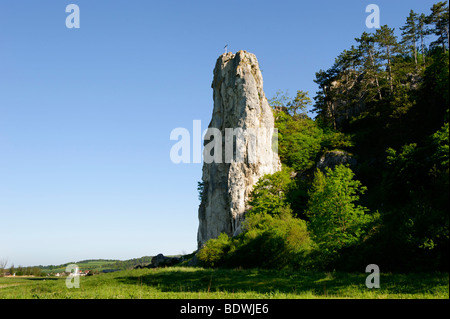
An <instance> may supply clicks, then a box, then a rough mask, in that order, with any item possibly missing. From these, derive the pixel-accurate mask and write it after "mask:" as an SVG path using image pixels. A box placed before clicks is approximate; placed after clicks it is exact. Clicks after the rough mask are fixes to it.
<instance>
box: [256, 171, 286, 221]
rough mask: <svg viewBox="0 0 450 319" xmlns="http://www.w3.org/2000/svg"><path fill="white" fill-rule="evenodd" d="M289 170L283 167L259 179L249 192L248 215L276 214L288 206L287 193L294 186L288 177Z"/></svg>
mask: <svg viewBox="0 0 450 319" xmlns="http://www.w3.org/2000/svg"><path fill="white" fill-rule="evenodd" d="M290 173H291V170H290V169H289V168H286V167H284V168H283V169H282V170H281V171H279V172H276V173H274V174H271V175H270V174H267V175H264V176H263V177H261V178H260V179H259V181H258V182H257V183H256V185H255V186H254V188H253V191H252V192H251V194H250V200H249V202H248V204H249V205H250V206H251V209H250V211H249V212H248V214H249V215H253V214H263V213H266V214H269V215H273V216H278V215H280V214H281V213H282V212H284V211H285V210H286V209H288V210H289V209H290V208H289V203H288V202H287V193H288V192H289V190H290V189H291V188H292V187H293V186H294V183H293V181H292V180H291V177H290Z"/></svg>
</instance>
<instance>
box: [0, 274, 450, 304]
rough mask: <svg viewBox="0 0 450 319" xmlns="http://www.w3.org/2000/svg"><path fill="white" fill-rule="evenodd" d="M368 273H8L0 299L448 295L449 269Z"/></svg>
mask: <svg viewBox="0 0 450 319" xmlns="http://www.w3.org/2000/svg"><path fill="white" fill-rule="evenodd" d="M366 276H367V274H366V273H344V272H331V273H329V272H296V271H288V270H286V271H279V270H278V271H276V270H262V269H205V268H197V267H170V268H156V269H135V270H123V271H117V272H114V273H105V274H99V275H94V276H87V277H80V287H79V288H72V289H69V288H67V287H66V278H64V277H63V278H56V277H3V278H0V299H321V298H333V299H334V298H350V299H448V298H449V274H448V273H439V272H435V273H410V274H390V273H386V274H383V273H382V274H381V277H380V288H379V289H368V288H367V287H366V285H365V280H366Z"/></svg>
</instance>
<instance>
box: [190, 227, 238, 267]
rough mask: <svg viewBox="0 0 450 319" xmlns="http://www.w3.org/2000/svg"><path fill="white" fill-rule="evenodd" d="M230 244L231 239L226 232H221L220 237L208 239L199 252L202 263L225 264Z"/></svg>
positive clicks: (211, 265) (198, 256)
mask: <svg viewBox="0 0 450 319" xmlns="http://www.w3.org/2000/svg"><path fill="white" fill-rule="evenodd" d="M230 245H231V240H230V238H229V237H228V235H227V234H225V233H222V234H220V235H219V237H218V238H215V239H210V240H208V241H207V242H206V243H205V244H204V245H203V247H202V248H201V249H200V251H199V252H198V254H197V258H198V261H199V263H200V265H202V266H204V267H216V266H219V265H221V264H223V261H224V259H225V256H226V254H227V253H228V251H229V250H230Z"/></svg>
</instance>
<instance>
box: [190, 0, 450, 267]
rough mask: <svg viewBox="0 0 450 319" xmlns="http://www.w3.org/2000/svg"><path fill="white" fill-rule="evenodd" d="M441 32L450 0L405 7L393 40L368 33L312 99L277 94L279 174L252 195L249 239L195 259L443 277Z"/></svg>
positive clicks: (444, 71)
mask: <svg viewBox="0 0 450 319" xmlns="http://www.w3.org/2000/svg"><path fill="white" fill-rule="evenodd" d="M448 27H449V8H448V3H447V1H446V2H438V3H436V4H435V5H433V7H432V8H431V9H430V12H428V13H416V12H414V11H412V10H411V12H410V14H409V16H408V17H406V19H405V23H404V25H403V26H401V27H400V28H399V31H401V35H400V36H398V37H397V36H396V35H395V29H394V28H390V27H388V26H387V25H384V26H381V28H379V29H376V31H375V32H373V33H367V32H364V33H363V34H362V35H361V36H360V37H359V38H356V39H355V44H354V45H353V46H351V48H348V49H347V50H344V51H343V52H342V53H341V54H340V55H339V56H338V57H336V59H335V63H334V64H333V65H332V66H331V67H330V68H328V69H327V70H320V71H318V72H317V73H316V79H315V82H316V83H317V84H318V86H319V88H320V89H319V92H317V93H316V96H314V97H313V100H311V99H310V98H309V96H308V92H304V91H301V90H299V91H298V92H297V94H296V96H295V97H290V96H289V95H288V94H287V93H283V92H279V93H278V94H277V95H276V96H275V97H274V98H272V99H271V100H270V101H269V102H270V104H271V106H272V108H273V112H274V117H275V126H276V128H277V129H278V132H279V136H278V149H279V155H280V159H281V161H282V164H283V170H282V171H280V172H277V173H275V174H273V175H266V176H264V177H263V178H262V179H260V180H259V182H258V183H257V184H256V186H255V187H254V190H253V193H252V194H251V199H250V201H249V205H250V207H251V209H250V210H249V211H248V212H247V213H246V220H245V223H244V231H243V232H242V233H241V234H240V235H238V236H236V237H233V238H229V237H228V236H227V235H225V234H222V235H221V236H219V238H217V239H212V240H209V241H208V242H207V243H206V244H205V246H204V247H203V248H202V249H201V250H200V251H199V252H198V258H199V261H200V263H201V264H202V265H204V266H212V267H218V266H219V267H262V268H277V269H281V268H285V267H290V268H296V269H336V270H357V271H361V269H365V266H366V265H368V264H373V263H374V264H377V265H378V266H379V267H380V269H382V271H399V272H407V271H430V270H448V266H449V211H450V209H449V208H450V207H449V124H448V120H449V52H448V50H449V30H448ZM399 33H400V32H399ZM310 107H312V110H313V114H314V115H315V117H314V118H312V117H310V116H308V112H307V110H308V109H309V108H310Z"/></svg>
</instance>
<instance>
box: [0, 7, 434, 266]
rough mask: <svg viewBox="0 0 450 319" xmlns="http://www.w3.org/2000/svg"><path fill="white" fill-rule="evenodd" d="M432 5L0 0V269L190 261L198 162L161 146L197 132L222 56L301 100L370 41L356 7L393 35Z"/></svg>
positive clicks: (207, 115) (269, 90)
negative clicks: (74, 8)
mask: <svg viewBox="0 0 450 319" xmlns="http://www.w3.org/2000/svg"><path fill="white" fill-rule="evenodd" d="M435 2H437V1H430V0H396V1H385V0H373V1H361V0H346V1H333V0H329V1H299V0H292V1H285V0H277V1H262V0H254V1H251V0H241V1H236V0H229V1H216V0H207V1H206V0H205V1H196V0H192V1H181V0H178V1H174V0H164V1H148V0H145V1H144V0H142V1H141V0H132V1H129V0H127V1H125V0H115V1H106V0H96V1H92V0H89V1H88V0H68V1H61V0H43V1H35V0H27V1H25V0H0V259H3V258H7V259H8V260H9V264H11V263H14V265H15V266H18V265H22V266H28V265H38V264H42V265H49V264H61V263H65V262H69V261H74V262H76V261H79V260H83V259H97V258H105V259H129V258H136V257H141V256H147V255H156V254H158V253H164V254H166V255H168V254H178V253H183V252H185V253H190V252H192V251H194V250H195V249H196V236H197V227H198V218H197V212H198V205H199V201H198V198H197V182H198V181H199V180H200V179H201V169H202V164H195V163H191V164H174V163H172V161H171V160H170V156H169V154H170V149H171V147H172V146H173V145H174V144H175V141H171V140H170V139H169V137H170V132H171V131H172V130H173V129H175V128H177V127H184V128H187V129H189V130H190V131H192V123H193V120H201V121H202V129H205V128H207V126H208V124H209V121H210V119H211V113H212V107H213V100H212V89H211V82H212V76H213V73H212V72H213V69H214V65H215V62H216V59H217V58H218V56H219V55H221V54H222V53H223V52H224V49H223V48H224V46H225V45H226V44H228V50H229V51H232V52H236V51H238V50H246V51H249V52H252V53H254V54H255V55H256V56H257V58H258V60H259V63H260V67H261V69H262V74H263V77H264V89H265V92H266V96H268V97H272V96H273V95H274V94H275V92H276V91H278V90H289V92H290V93H291V94H292V95H293V94H294V93H295V92H296V90H299V89H301V90H305V91H309V92H310V96H311V98H312V97H314V95H315V92H316V91H317V87H316V85H315V83H314V82H313V79H314V77H315V72H317V71H319V70H320V69H327V68H329V67H330V66H331V65H332V63H333V61H334V58H335V57H336V56H337V55H338V54H339V53H340V52H342V51H343V50H344V49H348V48H350V46H351V45H352V44H355V41H354V38H355V37H359V36H360V35H361V33H362V32H363V31H367V32H371V31H373V29H367V27H366V25H365V20H366V17H367V16H368V15H369V13H366V12H365V8H366V6H367V5H368V4H371V3H374V4H377V5H378V6H379V8H380V18H381V24H382V25H383V24H388V25H389V26H390V27H395V28H396V32H397V34H399V30H398V28H399V27H400V26H402V25H403V24H404V22H405V20H406V17H407V15H408V13H409V11H410V9H413V10H415V11H416V12H424V13H426V14H428V13H429V12H430V10H429V9H430V7H431V6H432V4H433V3H435ZM70 3H75V4H77V5H78V6H79V8H80V28H79V29H68V28H67V27H66V24H65V20H66V17H67V16H68V15H69V13H66V12H65V8H66V6H67V5H68V4H70Z"/></svg>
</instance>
